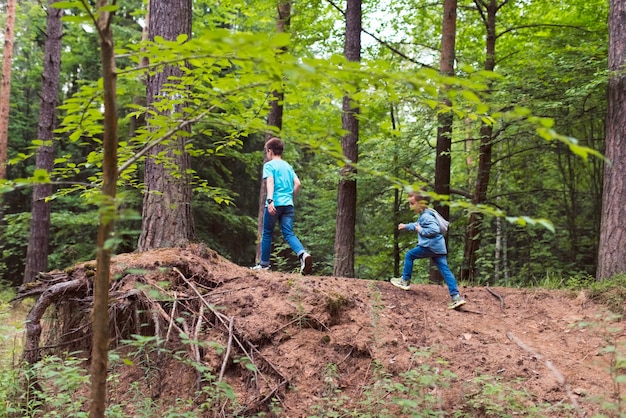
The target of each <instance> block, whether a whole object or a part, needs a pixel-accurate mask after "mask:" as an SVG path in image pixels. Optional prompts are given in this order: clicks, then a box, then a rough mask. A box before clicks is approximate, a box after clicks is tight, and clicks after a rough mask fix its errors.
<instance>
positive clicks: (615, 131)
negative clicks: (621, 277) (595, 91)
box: [596, 0, 626, 280]
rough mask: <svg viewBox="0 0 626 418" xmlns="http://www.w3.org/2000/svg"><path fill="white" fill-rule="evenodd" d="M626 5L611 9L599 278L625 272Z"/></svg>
mask: <svg viewBox="0 0 626 418" xmlns="http://www.w3.org/2000/svg"><path fill="white" fill-rule="evenodd" d="M625 63H626V4H625V3H624V2H623V1H621V0H611V2H610V9H609V71H611V74H610V78H609V85H608V96H607V97H608V112H607V121H606V149H605V156H606V158H607V159H608V161H609V163H608V164H606V165H605V168H604V189H603V192H602V218H601V227H600V245H599V248H598V269H597V272H596V278H597V279H598V280H603V279H608V278H610V277H611V276H614V275H616V274H625V273H626V224H625V223H624V222H622V220H623V219H625V218H626V205H624V199H626V108H625V107H624V104H625V103H626V75H625V73H624V69H625V68H626V67H625V66H624V64H625Z"/></svg>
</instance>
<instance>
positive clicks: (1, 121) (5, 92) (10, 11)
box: [0, 0, 15, 218]
mask: <svg viewBox="0 0 626 418" xmlns="http://www.w3.org/2000/svg"><path fill="white" fill-rule="evenodd" d="M6 10H7V12H6V17H5V23H4V48H3V50H2V83H1V84H0V180H3V179H6V177H7V166H6V164H7V149H8V147H9V107H10V104H11V63H12V61H13V41H14V39H15V0H8V1H7V9H6ZM0 218H1V217H0Z"/></svg>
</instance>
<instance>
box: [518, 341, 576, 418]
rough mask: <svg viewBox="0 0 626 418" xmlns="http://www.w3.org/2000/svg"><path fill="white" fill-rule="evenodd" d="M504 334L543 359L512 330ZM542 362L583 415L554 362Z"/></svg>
mask: <svg viewBox="0 0 626 418" xmlns="http://www.w3.org/2000/svg"><path fill="white" fill-rule="evenodd" d="M506 336H507V337H508V338H509V340H511V341H513V342H514V343H515V344H517V345H518V346H519V347H520V348H522V349H523V350H526V351H527V352H529V353H530V354H532V355H533V356H534V357H536V358H537V359H538V360H544V358H543V356H542V355H541V354H539V353H538V352H537V351H536V350H535V349H533V348H531V347H529V346H528V345H526V344H525V343H524V342H523V341H522V340H520V339H519V338H517V337H516V336H515V335H514V334H513V333H512V332H510V331H507V332H506ZM544 362H545V365H546V367H547V368H548V369H550V371H551V372H552V374H553V375H554V377H556V380H557V382H559V385H561V387H563V389H564V390H565V393H566V394H567V397H568V398H569V401H570V402H571V404H572V405H573V406H574V408H576V410H577V412H578V415H579V416H581V417H584V416H585V415H586V413H585V411H584V410H583V409H582V408H581V407H580V405H579V404H578V401H577V400H576V397H575V396H574V393H573V392H572V389H571V388H570V386H569V383H567V381H566V380H565V376H563V374H562V373H561V372H560V371H559V370H558V369H557V368H556V366H554V364H552V362H551V361H550V360H544Z"/></svg>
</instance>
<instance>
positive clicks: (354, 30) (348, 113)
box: [334, 0, 362, 277]
mask: <svg viewBox="0 0 626 418" xmlns="http://www.w3.org/2000/svg"><path fill="white" fill-rule="evenodd" d="M361 19H362V10H361V0H348V2H347V5H346V39H345V46H344V53H345V56H346V58H347V59H348V60H349V61H360V60H361V24H362V23H361ZM359 113H360V112H359V108H358V107H357V106H356V105H355V103H354V102H353V101H352V99H351V98H350V96H348V95H346V96H344V98H343V114H342V118H341V125H342V128H343V129H344V130H346V131H347V132H348V134H346V135H344V136H343V138H341V148H342V149H343V155H344V156H345V157H346V158H347V159H348V160H350V162H352V163H357V162H358V159H359V145H358V144H359V120H358V119H357V116H358V114H359ZM355 175H356V168H355V167H354V166H353V165H351V164H347V165H345V166H344V167H343V169H342V170H341V180H340V181H339V186H338V188H337V229H336V231H335V266H334V275H335V276H340V277H354V243H355V237H354V235H355V225H356V198H357V187H356V186H357V183H356V178H355Z"/></svg>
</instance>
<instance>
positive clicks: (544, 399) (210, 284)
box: [70, 247, 623, 417]
mask: <svg viewBox="0 0 626 418" xmlns="http://www.w3.org/2000/svg"><path fill="white" fill-rule="evenodd" d="M86 268H87V267H86V266H85V265H83V266H78V268H77V269H75V270H73V271H72V272H71V273H70V276H71V278H76V277H78V275H80V274H84V272H85V271H86ZM122 271H126V272H131V271H132V274H131V273H128V274H126V275H124V274H121V273H120V272H122ZM81 272H82V273H81ZM112 272H113V273H114V274H117V276H116V277H117V280H118V282H119V281H122V280H123V279H128V280H130V279H129V278H130V277H131V276H132V278H133V280H134V281H135V283H136V282H142V283H144V284H146V283H147V284H150V283H154V284H155V286H160V287H161V290H162V293H163V292H168V293H169V294H170V295H171V294H174V293H173V292H175V294H176V296H177V298H178V299H177V300H179V301H180V305H179V308H178V311H177V308H176V306H175V305H176V304H174V305H172V304H171V303H170V304H169V305H168V304H162V306H163V307H164V309H163V312H162V314H163V315H164V316H163V317H170V316H171V318H173V317H175V316H177V314H178V313H179V312H181V311H182V307H183V306H187V309H188V311H189V312H192V311H193V312H198V313H199V316H198V318H205V319H204V320H203V321H197V320H192V319H189V320H188V321H187V325H185V324H184V322H185V321H181V322H180V323H183V325H185V326H184V327H183V325H180V327H181V329H182V328H184V329H185V330H186V331H187V334H189V335H188V336H189V337H190V338H191V337H193V339H197V340H199V341H204V342H218V343H220V344H221V345H222V347H223V348H226V350H221V351H220V350H215V349H212V348H210V347H212V346H205V347H204V348H203V349H201V350H193V349H192V350H188V351H189V353H190V354H189V355H190V356H195V357H197V359H198V360H201V362H202V363H203V364H205V365H207V366H209V367H210V369H211V370H212V371H213V372H212V374H213V376H214V378H215V379H218V376H219V379H220V380H223V381H225V382H227V383H229V384H230V385H231V386H232V388H233V389H234V391H235V393H236V397H237V403H238V404H239V405H241V406H242V407H241V408H240V409H239V411H240V413H239V414H238V416H251V415H254V414H258V413H259V412H260V411H266V413H267V414H269V415H270V416H273V415H274V414H275V416H281V417H305V416H348V415H349V414H352V415H350V416H372V417H373V416H426V415H427V414H426V413H424V415H422V414H421V413H417V412H415V411H420V410H421V411H426V410H432V411H439V412H438V413H439V414H440V415H438V416H468V417H474V416H512V415H526V416H572V417H574V416H593V415H594V414H599V413H602V414H605V415H603V416H618V414H617V413H615V412H613V413H609V412H606V408H607V407H606V406H603V407H601V406H600V405H599V400H602V401H603V402H605V403H609V404H611V405H616V404H617V403H618V402H617V399H616V398H615V396H616V395H623V394H621V393H619V387H618V385H615V384H614V381H615V379H614V373H611V372H610V370H611V365H612V364H615V362H616V361H618V360H619V357H620V355H619V354H618V353H608V354H606V353H605V351H610V350H605V348H607V347H609V346H611V345H612V344H614V343H615V342H616V340H618V339H619V338H623V334H622V332H621V330H619V329H620V328H621V325H622V323H621V322H620V319H619V318H617V319H615V318H612V317H611V315H610V314H609V313H608V312H607V310H606V309H605V308H604V307H603V306H601V305H599V304H596V303H595V302H594V301H592V300H590V299H589V298H588V297H587V296H586V295H585V293H584V292H580V293H575V292H570V291H560V290H543V289H514V288H504V287H491V288H486V287H462V288H461V291H462V294H463V296H464V297H465V299H466V300H467V304H466V305H465V306H464V307H463V308H461V309H459V310H450V309H448V308H447V302H448V298H449V297H448V294H447V288H446V287H445V286H443V285H438V284H414V285H412V286H411V289H410V290H409V291H404V290H401V289H398V288H395V287H394V286H392V285H391V284H390V283H389V282H384V281H371V280H362V279H351V278H341V277H326V276H316V275H314V274H315V272H313V275H310V276H302V275H300V274H298V273H293V274H290V273H282V272H274V271H252V270H250V269H249V268H247V267H241V266H237V265H235V264H233V263H231V262H229V261H227V260H226V259H224V258H222V257H220V256H219V255H217V254H216V253H215V252H213V251H212V250H208V249H198V248H197V247H196V248H186V249H163V250H157V251H152V252H147V253H141V254H122V255H119V256H117V257H115V258H114V260H113V266H112ZM116 272H117V273H116ZM168 272H169V273H168ZM159 275H165V276H168V275H169V276H168V278H166V279H165V280H169V282H170V287H169V288H168V289H169V290H166V289H165V288H164V285H163V280H164V277H163V276H159ZM86 276H88V275H86ZM130 283H131V282H130V281H128V282H127V283H126V284H125V285H124V286H126V287H128V286H130ZM156 283H160V284H158V285H157V284H156ZM131 287H132V286H131ZM120 289H121V288H119V287H118V290H120ZM199 294H202V300H203V301H201V302H200V303H199V304H196V305H194V306H195V307H194V308H191V307H190V306H191V305H190V304H187V305H185V303H186V302H185V301H188V302H189V301H191V300H192V299H194V298H195V297H196V296H197V295H199ZM198 300H200V299H199V297H198V298H197V299H196V301H198ZM165 314H168V315H165ZM194 321H195V322H194ZM584 325H587V326H584ZM172 326H173V324H172V323H170V325H169V328H170V329H171V328H172ZM174 327H176V326H175V324H174ZM165 328H167V327H163V329H162V330H161V331H160V333H161V334H165ZM157 329H158V328H157ZM168 335H170V333H169V332H168ZM225 351H226V352H227V353H230V356H231V358H241V357H243V356H246V357H248V358H249V361H251V362H252V363H254V365H255V366H256V367H255V368H256V372H251V371H250V370H249V369H245V368H244V367H242V364H243V363H244V362H238V363H233V362H231V361H229V362H225V361H224V360H223V359H224V353H225ZM194 353H195V354H194ZM135 369H137V367H135ZM250 369H252V368H250ZM411 371H417V373H416V374H411ZM139 376H145V372H142V373H140V372H139V371H138V370H133V368H132V367H131V368H130V369H129V370H127V371H126V372H122V373H121V375H120V377H119V381H118V383H117V384H116V385H115V386H114V387H113V388H112V390H113V391H114V392H113V393H112V395H111V399H112V400H116V401H122V400H123V398H124V397H127V396H128V394H129V387H130V386H131V384H132V382H134V381H136V380H137V379H138V378H139ZM196 378H197V376H196V374H195V372H194V370H193V369H192V368H190V367H180V366H176V365H174V363H169V364H161V365H160V367H159V377H158V388H156V387H155V385H152V386H151V388H150V389H146V392H145V395H146V396H148V392H147V391H148V390H150V392H149V393H150V395H151V396H152V398H153V399H158V400H159V403H161V404H163V405H165V404H170V405H172V404H173V403H174V400H175V399H177V398H181V397H189V394H190V393H192V392H193V391H194V390H195V389H196V388H197V380H196ZM391 382H395V383H396V384H395V385H394V383H391ZM398 384H400V385H398ZM616 388H617V389H616ZM616 392H617V393H616ZM271 398H274V399H275V402H274V406H276V407H278V408H279V410H280V412H276V413H270V412H267V411H270V409H269V407H268V406H267V404H268V400H269V399H271ZM403 398H404V399H407V400H409V401H408V403H407V402H403V401H402V400H401V399H403ZM350 411H352V412H350ZM354 411H361V412H359V413H355V412H354ZM410 411H413V412H410ZM532 411H539V412H536V413H534V414H533V413H532ZM127 412H128V413H129V416H130V415H132V414H133V413H132V411H130V410H129V411H127ZM206 416H221V415H217V414H216V413H212V414H207V415H206ZM428 416H434V415H428Z"/></svg>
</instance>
